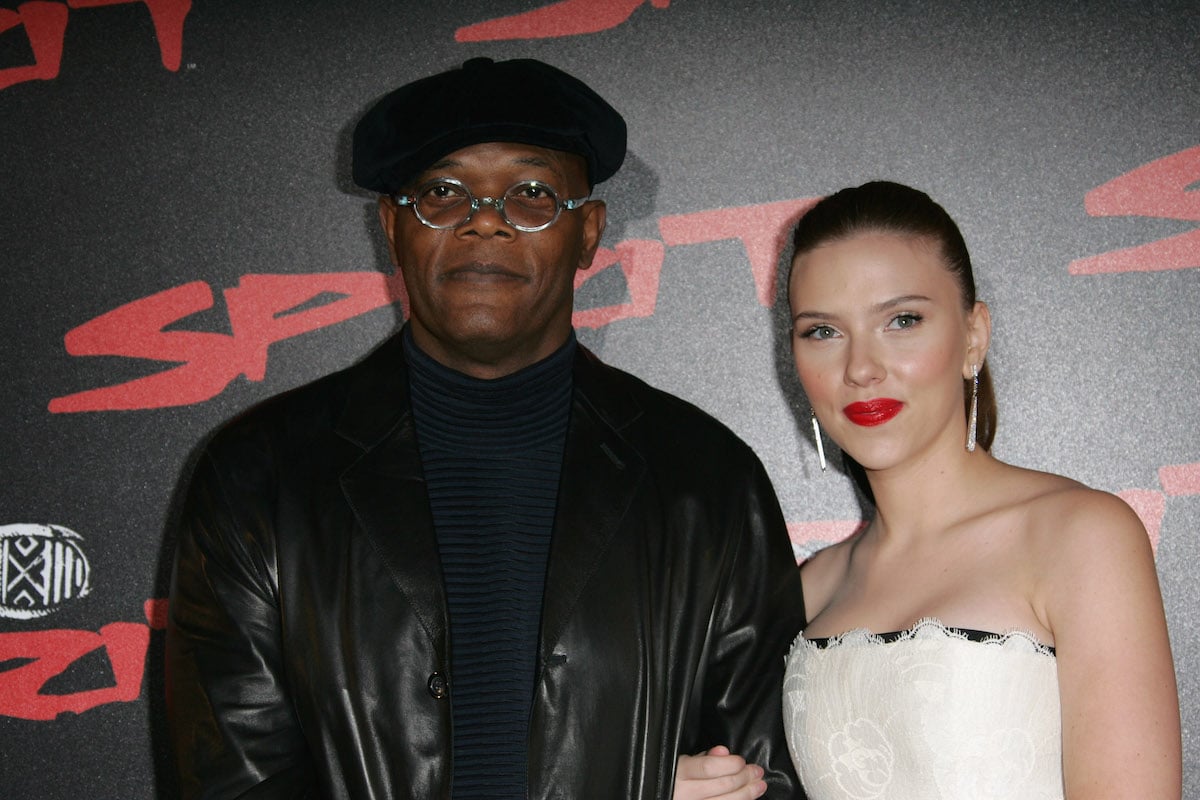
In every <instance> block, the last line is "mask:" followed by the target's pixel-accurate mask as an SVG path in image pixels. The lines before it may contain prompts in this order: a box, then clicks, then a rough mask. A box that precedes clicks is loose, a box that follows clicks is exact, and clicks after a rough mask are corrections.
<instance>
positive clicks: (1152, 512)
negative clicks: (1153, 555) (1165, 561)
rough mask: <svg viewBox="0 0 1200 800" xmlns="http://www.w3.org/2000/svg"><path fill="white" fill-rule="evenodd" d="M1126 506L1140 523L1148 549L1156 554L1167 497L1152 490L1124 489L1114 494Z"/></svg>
mask: <svg viewBox="0 0 1200 800" xmlns="http://www.w3.org/2000/svg"><path fill="white" fill-rule="evenodd" d="M1116 495H1117V497H1119V498H1121V499H1122V500H1124V501H1125V502H1126V504H1128V506H1129V507H1130V508H1132V509H1133V512H1134V513H1135V514H1137V515H1138V519H1140V520H1141V521H1142V526H1143V527H1144V528H1145V529H1146V535H1147V536H1149V537H1150V549H1151V550H1153V551H1155V552H1158V538H1159V535H1160V534H1161V533H1162V521H1163V515H1164V514H1165V513H1166V511H1167V497H1166V495H1164V494H1163V493H1162V492H1159V491H1155V490H1154V489H1125V490H1123V491H1120V492H1117V493H1116Z"/></svg>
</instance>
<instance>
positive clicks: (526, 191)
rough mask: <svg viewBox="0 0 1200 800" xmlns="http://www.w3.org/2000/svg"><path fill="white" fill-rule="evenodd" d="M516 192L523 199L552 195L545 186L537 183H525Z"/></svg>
mask: <svg viewBox="0 0 1200 800" xmlns="http://www.w3.org/2000/svg"><path fill="white" fill-rule="evenodd" d="M515 194H516V195H517V196H518V197H520V198H521V199H523V200H541V199H543V198H546V197H549V196H550V192H549V191H547V190H546V187H545V186H541V185H539V184H536V183H526V184H524V185H523V186H521V187H519V188H518V189H517V191H516V192H515Z"/></svg>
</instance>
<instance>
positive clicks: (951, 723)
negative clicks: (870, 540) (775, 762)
mask: <svg viewBox="0 0 1200 800" xmlns="http://www.w3.org/2000/svg"><path fill="white" fill-rule="evenodd" d="M783 707H784V725H785V727H786V728H787V734H788V747H789V748H790V750H791V754H792V760H793V762H794V763H795V765H796V770H797V772H798V773H799V775H800V780H801V782H802V783H803V784H804V788H805V790H806V791H807V792H808V796H809V797H810V798H811V799H812V800H873V799H874V798H888V800H906V799H907V798H912V800H916V799H917V798H921V800H925V799H926V798H955V799H956V800H958V799H959V798H989V799H990V800H1008V799H1009V798H1011V800H1016V798H1021V800H1061V798H1062V796H1063V787H1062V743H1061V739H1062V735H1061V722H1060V712H1059V698H1058V669H1057V661H1056V660H1055V658H1054V651H1053V648H1050V647H1048V646H1047V645H1044V644H1042V643H1040V642H1039V641H1038V640H1037V639H1036V638H1035V637H1033V636H1032V635H1030V634H1028V633H1025V632H1022V631H1011V632H1007V633H1004V634H979V633H976V632H964V631H961V630H958V629H954V628H947V627H946V626H944V625H943V624H942V623H941V622H939V621H938V620H935V619H924V620H921V621H920V622H919V623H917V624H916V625H914V626H913V627H912V628H911V629H909V630H907V631H901V632H898V633H894V634H883V635H879V634H874V633H871V632H869V631H866V630H854V631H849V632H847V633H844V634H842V635H840V636H836V637H832V638H831V639H829V640H828V641H827V642H826V643H825V645H824V646H821V645H819V644H817V643H815V642H811V641H809V640H806V639H804V638H803V637H801V638H798V639H797V640H796V642H795V644H793V646H792V649H791V652H790V653H789V654H788V660H787V672H786V675H785V677H784V684H783Z"/></svg>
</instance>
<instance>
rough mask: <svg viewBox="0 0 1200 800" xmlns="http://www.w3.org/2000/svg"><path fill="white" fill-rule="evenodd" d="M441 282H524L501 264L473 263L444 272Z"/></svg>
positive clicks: (520, 276)
mask: <svg viewBox="0 0 1200 800" xmlns="http://www.w3.org/2000/svg"><path fill="white" fill-rule="evenodd" d="M442 280H444V281H469V282H474V283H485V282H489V281H515V280H524V277H523V276H522V275H520V274H518V273H516V272H514V271H513V270H511V269H509V268H508V267H505V266H503V265H501V264H494V263H488V264H484V263H479V262H475V263H471V264H464V265H463V266H461V267H453V268H451V269H448V270H446V271H445V272H443V273H442Z"/></svg>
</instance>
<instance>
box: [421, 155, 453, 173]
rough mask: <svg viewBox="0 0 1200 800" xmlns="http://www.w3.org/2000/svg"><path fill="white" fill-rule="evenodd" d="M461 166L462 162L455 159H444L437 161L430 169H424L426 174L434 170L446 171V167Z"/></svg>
mask: <svg viewBox="0 0 1200 800" xmlns="http://www.w3.org/2000/svg"><path fill="white" fill-rule="evenodd" d="M461 166H462V162H461V161H455V160H454V159H453V158H443V159H441V160H440V161H435V162H433V163H432V164H430V165H429V166H428V167H426V168H425V169H424V172H433V171H434V170H438V169H445V168H446V167H461Z"/></svg>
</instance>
